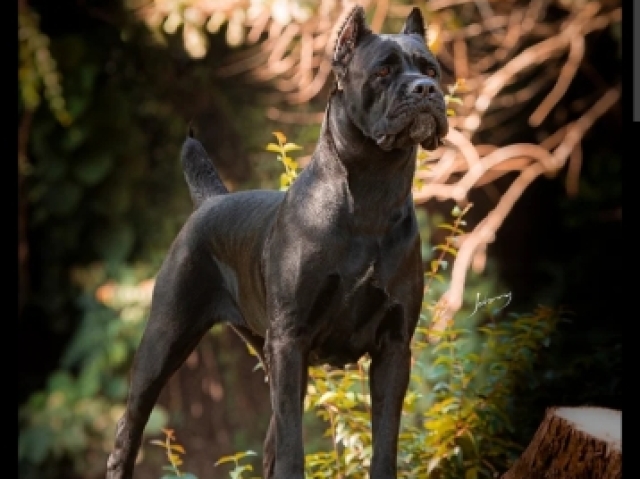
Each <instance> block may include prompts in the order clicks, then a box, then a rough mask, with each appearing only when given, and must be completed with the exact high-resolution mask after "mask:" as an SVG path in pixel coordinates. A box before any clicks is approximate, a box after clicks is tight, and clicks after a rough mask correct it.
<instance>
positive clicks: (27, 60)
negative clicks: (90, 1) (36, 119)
mask: <svg viewBox="0 0 640 479" xmlns="http://www.w3.org/2000/svg"><path fill="white" fill-rule="evenodd" d="M19 6H20V8H19V11H18V59H19V64H18V87H19V89H20V99H21V101H22V105H23V107H24V108H25V109H26V110H30V111H34V110H35V109H36V108H37V107H38V106H39V105H40V103H41V101H42V96H41V93H44V96H45V97H46V99H47V103H48V105H49V108H50V110H51V112H52V113H53V115H54V116H55V118H56V119H57V120H58V122H60V124H61V125H69V124H70V123H71V115H70V114H69V112H68V110H67V106H66V101H65V98H64V96H63V94H62V82H61V78H60V73H59V71H58V68H57V64H56V61H55V60H54V59H53V57H52V55H51V52H50V50H49V43H50V42H49V37H47V36H46V35H45V34H43V33H42V32H41V31H40V28H39V18H38V15H37V14H36V13H35V12H34V11H33V10H32V9H31V8H29V6H27V5H26V3H25V4H20V5H19Z"/></svg>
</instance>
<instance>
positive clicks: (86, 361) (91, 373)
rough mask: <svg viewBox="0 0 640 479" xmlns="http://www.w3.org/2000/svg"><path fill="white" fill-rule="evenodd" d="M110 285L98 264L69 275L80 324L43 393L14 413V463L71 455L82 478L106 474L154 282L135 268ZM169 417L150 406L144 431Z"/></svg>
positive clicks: (156, 429)
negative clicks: (77, 290)
mask: <svg viewBox="0 0 640 479" xmlns="http://www.w3.org/2000/svg"><path fill="white" fill-rule="evenodd" d="M127 273H128V274H123V275H122V276H121V277H120V282H115V281H112V280H111V281H110V280H108V279H107V278H108V277H107V272H106V271H105V268H104V267H103V266H99V265H97V264H96V265H93V266H91V267H88V268H77V269H76V270H74V273H73V275H74V279H75V281H76V282H78V284H82V285H83V287H84V288H85V291H84V292H83V293H82V294H81V295H80V297H79V300H78V303H79V305H80V306H81V307H82V308H83V309H84V311H85V316H84V321H83V323H82V324H81V325H80V327H79V328H78V330H77V331H76V334H75V335H74V337H73V338H72V340H71V343H70V344H69V346H68V348H67V349H66V351H65V354H64V356H63V357H62V360H61V368H60V369H58V370H57V371H56V372H55V373H53V374H52V375H51V376H50V377H49V379H48V381H47V384H46V386H45V387H44V388H43V390H41V391H39V392H37V393H35V394H33V395H32V396H31V397H30V398H29V400H28V401H27V403H26V404H24V405H23V406H22V407H21V408H20V410H19V421H20V424H21V430H20V435H19V438H18V460H19V461H20V462H21V463H24V464H31V465H41V464H43V463H45V462H47V461H49V460H52V459H56V458H58V459H60V458H64V457H73V459H74V462H73V467H74V469H75V470H76V471H77V472H79V473H80V472H82V473H84V474H87V475H92V474H99V473H101V472H102V471H103V469H104V460H103V458H104V455H105V452H106V451H108V450H109V449H110V445H109V443H110V441H112V438H113V431H114V430H115V424H116V421H117V420H118V419H119V418H120V416H121V415H122V413H123V412H124V401H125V399H126V392H127V379H126V374H127V372H128V367H129V358H130V357H131V356H132V355H133V352H134V350H135V348H136V346H137V345H138V343H139V341H140V336H141V332H142V325H143V319H144V317H145V315H146V312H147V309H148V305H149V300H150V295H151V289H152V282H150V281H149V280H146V279H145V280H140V279H139V278H140V277H148V273H149V272H148V270H147V269H146V268H139V269H137V270H135V269H132V270H128V271H127ZM166 422H167V413H166V412H165V411H164V410H163V409H162V408H161V407H156V408H154V410H153V412H152V414H151V417H150V419H149V423H148V425H147V429H146V431H145V432H146V434H155V433H157V432H159V431H160V429H161V427H162V426H164V424H165V423H166Z"/></svg>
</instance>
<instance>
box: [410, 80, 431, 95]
mask: <svg viewBox="0 0 640 479" xmlns="http://www.w3.org/2000/svg"><path fill="white" fill-rule="evenodd" d="M436 91H437V89H436V85H435V83H433V81H432V80H429V79H427V78H419V79H417V80H414V81H413V82H411V84H410V85H409V93H410V94H411V95H417V96H431V95H433V94H434V93H435V92H436Z"/></svg>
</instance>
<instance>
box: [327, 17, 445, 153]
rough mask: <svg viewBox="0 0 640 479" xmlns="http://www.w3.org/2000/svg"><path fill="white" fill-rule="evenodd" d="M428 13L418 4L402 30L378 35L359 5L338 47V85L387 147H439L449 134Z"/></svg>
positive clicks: (353, 113) (359, 120)
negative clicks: (428, 38) (428, 40)
mask: <svg viewBox="0 0 640 479" xmlns="http://www.w3.org/2000/svg"><path fill="white" fill-rule="evenodd" d="M425 34H426V29H425V25H424V19H423V17H422V13H421V12H420V10H419V9H418V8H414V9H413V10H412V11H411V13H410V14H409V16H408V17H407V19H406V22H405V24H404V26H403V28H402V29H401V31H400V33H398V34H393V35H376V34H374V33H373V32H371V30H370V29H369V28H368V27H367V24H366V20H365V16H364V10H363V9H362V7H355V8H354V9H353V10H352V11H351V13H350V14H349V16H348V17H347V19H346V21H345V23H344V25H343V26H342V28H341V29H340V31H339V33H338V39H337V42H336V47H335V50H334V53H333V62H332V65H333V71H334V73H335V76H336V81H337V89H338V90H342V94H343V95H344V99H345V105H346V106H347V110H348V114H349V117H350V119H351V121H352V122H353V123H354V124H355V125H356V126H357V127H358V128H359V129H360V130H361V131H362V132H363V134H364V135H366V136H368V137H370V138H371V139H373V140H374V141H375V142H376V143H377V144H378V146H379V147H380V148H382V149H383V150H392V149H394V148H406V147H408V146H411V145H417V144H420V145H422V147H423V148H425V149H427V150H434V149H436V148H437V147H438V146H439V145H440V144H441V139H442V138H443V137H444V136H445V135H446V134H447V131H448V122H447V115H446V107H445V101H444V95H443V94H442V90H441V89H440V86H439V81H440V75H441V71H440V65H439V64H438V61H437V60H436V58H435V56H434V55H433V53H432V52H431V51H430V50H429V48H428V47H427V44H426V42H425Z"/></svg>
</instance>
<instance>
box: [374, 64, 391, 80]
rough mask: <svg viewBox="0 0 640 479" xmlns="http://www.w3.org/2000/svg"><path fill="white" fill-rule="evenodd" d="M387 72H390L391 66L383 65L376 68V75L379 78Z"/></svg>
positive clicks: (387, 73)
mask: <svg viewBox="0 0 640 479" xmlns="http://www.w3.org/2000/svg"><path fill="white" fill-rule="evenodd" d="M389 73H391V68H389V67H388V66H386V65H385V66H383V67H380V68H378V71H376V76H377V77H379V78H384V77H386V76H387V75H389Z"/></svg>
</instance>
